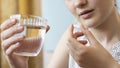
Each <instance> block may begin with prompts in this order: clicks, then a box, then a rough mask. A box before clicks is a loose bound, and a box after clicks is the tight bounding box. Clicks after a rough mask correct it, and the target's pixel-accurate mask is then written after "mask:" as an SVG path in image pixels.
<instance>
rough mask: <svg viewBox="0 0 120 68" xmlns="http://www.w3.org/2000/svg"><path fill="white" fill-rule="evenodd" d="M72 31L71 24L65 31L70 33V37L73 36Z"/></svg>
mask: <svg viewBox="0 0 120 68" xmlns="http://www.w3.org/2000/svg"><path fill="white" fill-rule="evenodd" d="M73 30H74V27H73V24H71V25H70V26H69V27H68V29H67V31H68V32H69V33H70V35H71V36H72V35H73Z"/></svg>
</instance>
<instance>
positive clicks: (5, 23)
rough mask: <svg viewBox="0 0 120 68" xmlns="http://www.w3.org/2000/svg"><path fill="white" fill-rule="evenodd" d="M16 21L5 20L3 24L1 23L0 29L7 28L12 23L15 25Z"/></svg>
mask: <svg viewBox="0 0 120 68" xmlns="http://www.w3.org/2000/svg"><path fill="white" fill-rule="evenodd" d="M16 23H17V20H16V19H12V20H10V19H9V20H6V21H5V22H4V23H3V24H1V27H0V28H1V31H3V30H6V29H8V28H9V27H12V26H13V25H15V24H16Z"/></svg>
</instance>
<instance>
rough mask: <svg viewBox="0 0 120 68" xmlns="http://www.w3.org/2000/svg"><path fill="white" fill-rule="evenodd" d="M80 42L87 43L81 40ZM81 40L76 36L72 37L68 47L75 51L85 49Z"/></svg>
mask: <svg viewBox="0 0 120 68" xmlns="http://www.w3.org/2000/svg"><path fill="white" fill-rule="evenodd" d="M79 42H82V43H86V41H79ZM79 42H78V41H77V40H76V39H74V38H70V39H69V40H68V43H67V45H68V48H70V49H71V50H73V51H77V50H78V51H79V50H83V49H84V46H83V44H82V43H79Z"/></svg>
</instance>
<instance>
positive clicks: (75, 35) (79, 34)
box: [73, 32, 84, 39]
mask: <svg viewBox="0 0 120 68" xmlns="http://www.w3.org/2000/svg"><path fill="white" fill-rule="evenodd" d="M83 35H84V34H83V32H76V33H74V34H73V37H74V38H75V39H77V38H78V37H80V36H83Z"/></svg>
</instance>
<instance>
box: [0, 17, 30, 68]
mask: <svg viewBox="0 0 120 68" xmlns="http://www.w3.org/2000/svg"><path fill="white" fill-rule="evenodd" d="M16 23H17V20H16V19H12V20H10V19H9V20H6V21H5V22H3V24H1V27H0V28H1V41H2V44H1V45H2V50H3V53H4V55H5V57H6V59H7V61H8V63H9V65H10V67H11V68H28V57H24V56H18V55H15V54H13V53H14V51H15V50H16V49H17V48H18V47H20V46H21V41H22V40H24V38H25V36H24V35H21V36H15V34H17V33H20V32H22V31H23V30H24V28H23V26H19V27H18V26H15V25H16Z"/></svg>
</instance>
